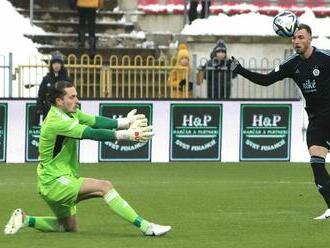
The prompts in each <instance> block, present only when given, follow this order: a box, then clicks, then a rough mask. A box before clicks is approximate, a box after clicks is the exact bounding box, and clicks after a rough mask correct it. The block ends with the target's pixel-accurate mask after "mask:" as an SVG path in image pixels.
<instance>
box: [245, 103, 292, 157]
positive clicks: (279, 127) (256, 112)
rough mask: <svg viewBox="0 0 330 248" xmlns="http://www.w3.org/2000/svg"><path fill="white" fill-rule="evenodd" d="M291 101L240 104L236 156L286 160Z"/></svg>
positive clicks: (288, 145)
mask: <svg viewBox="0 0 330 248" xmlns="http://www.w3.org/2000/svg"><path fill="white" fill-rule="evenodd" d="M290 142H291V105H290V104H242V105H241V123H240V160H241V161H244V160H285V161H287V160H290Z"/></svg>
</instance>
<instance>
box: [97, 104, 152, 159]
mask: <svg viewBox="0 0 330 248" xmlns="http://www.w3.org/2000/svg"><path fill="white" fill-rule="evenodd" d="M132 109H137V113H138V114H144V115H145V116H146V117H147V118H148V120H149V123H148V124H149V125H152V104H144V103H141V104H130V103H122V104H121V103H101V104H100V115H102V116H106V117H109V118H113V119H117V118H120V117H125V116H127V114H128V112H129V111H131V110H132ZM131 160H138V161H150V160H151V142H147V143H141V142H133V141H105V142H100V143H99V161H131Z"/></svg>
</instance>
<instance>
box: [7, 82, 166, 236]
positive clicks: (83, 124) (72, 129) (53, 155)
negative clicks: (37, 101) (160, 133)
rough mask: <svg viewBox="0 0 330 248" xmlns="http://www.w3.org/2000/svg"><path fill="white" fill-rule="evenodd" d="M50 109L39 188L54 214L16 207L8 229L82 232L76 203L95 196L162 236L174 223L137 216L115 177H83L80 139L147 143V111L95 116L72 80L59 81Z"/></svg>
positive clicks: (41, 147)
mask: <svg viewBox="0 0 330 248" xmlns="http://www.w3.org/2000/svg"><path fill="white" fill-rule="evenodd" d="M49 102H50V103H51V105H52V106H51V109H50V111H49V113H48V115H47V118H46V119H45V121H44V123H43V125H42V127H41V133H40V141H39V160H40V163H39V165H38V189H39V193H40V195H41V197H42V198H43V199H44V200H45V201H46V203H47V204H48V205H49V207H50V208H51V209H52V211H53V212H54V214H55V217H39V216H31V215H26V214H25V213H24V212H23V210H22V209H16V210H14V212H13V214H12V215H11V217H10V220H9V222H8V224H7V225H6V227H5V230H4V232H5V234H15V233H17V232H18V231H19V230H20V229H21V228H24V227H32V228H35V229H38V230H40V231H44V232H65V231H66V232H75V231H77V217H76V205H77V203H78V202H80V201H83V200H87V199H90V198H96V197H103V199H104V201H105V202H106V204H107V205H108V206H109V207H110V208H111V209H112V210H113V211H114V212H115V213H116V214H117V215H119V216H120V217H122V218H123V219H125V220H126V221H128V222H130V223H131V224H133V225H134V226H136V227H137V228H139V229H140V230H141V231H142V233H143V234H144V235H147V236H159V235H162V234H165V233H167V232H168V231H169V230H170V229H171V227H170V226H161V225H157V224H154V223H151V222H149V221H147V220H145V219H143V218H142V217H141V216H140V215H138V214H137V213H136V212H135V210H134V209H133V208H132V207H131V206H130V205H129V204H128V203H127V202H126V201H125V200H124V199H123V198H122V197H121V196H120V195H119V193H118V192H117V191H116V190H115V188H114V186H113V185H112V183H111V182H110V181H107V180H98V179H92V178H83V177H80V176H79V163H78V159H77V145H78V140H79V139H91V140H97V141H106V140H130V141H137V142H148V141H149V140H150V139H151V138H152V137H153V132H152V126H147V122H148V120H147V119H146V118H145V116H144V115H142V114H138V115H136V114H135V113H136V110H133V111H131V112H130V113H129V114H128V115H127V117H126V118H118V119H109V118H105V117H102V116H91V115H88V114H85V113H83V112H81V111H80V110H79V109H78V98H77V91H76V89H75V88H74V86H73V85H72V84H71V83H70V82H66V81H60V82H57V83H56V84H55V85H54V87H53V88H52V89H51V92H50V94H49Z"/></svg>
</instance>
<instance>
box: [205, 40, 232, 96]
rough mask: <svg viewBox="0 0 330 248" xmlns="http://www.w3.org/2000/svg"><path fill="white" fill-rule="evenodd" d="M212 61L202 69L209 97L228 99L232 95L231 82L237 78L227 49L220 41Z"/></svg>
mask: <svg viewBox="0 0 330 248" xmlns="http://www.w3.org/2000/svg"><path fill="white" fill-rule="evenodd" d="M210 58H211V59H210V60H209V61H207V62H206V64H205V65H204V66H203V67H202V68H201V69H202V71H203V73H204V76H203V77H204V79H206V81H207V96H208V98H210V99H228V98H230V95H231V81H232V79H233V78H235V77H236V76H237V74H236V73H233V72H232V71H231V70H230V64H231V62H232V61H231V60H230V59H227V47H226V45H225V43H224V42H223V41H218V43H217V45H216V46H215V48H214V49H213V51H212V52H211V54H210Z"/></svg>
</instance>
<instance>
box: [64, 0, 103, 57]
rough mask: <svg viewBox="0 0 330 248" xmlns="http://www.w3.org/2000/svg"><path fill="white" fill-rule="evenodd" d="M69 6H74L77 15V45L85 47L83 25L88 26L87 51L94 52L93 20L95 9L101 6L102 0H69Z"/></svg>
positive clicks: (94, 18) (93, 53) (94, 19)
mask: <svg viewBox="0 0 330 248" xmlns="http://www.w3.org/2000/svg"><path fill="white" fill-rule="evenodd" d="M69 2H70V6H71V8H75V3H76V7H77V10H78V15H79V31H78V41H79V47H82V48H83V47H85V33H86V30H85V25H86V21H87V24H88V25H87V27H88V43H89V53H90V54H91V55H93V56H94V55H95V53H96V36H95V22H96V10H97V9H99V8H102V7H103V0H69Z"/></svg>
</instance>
